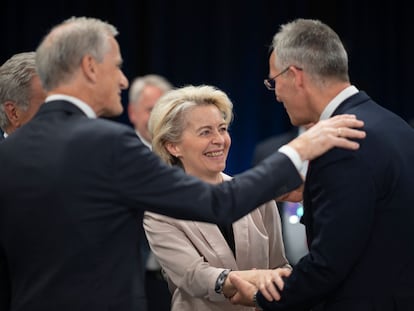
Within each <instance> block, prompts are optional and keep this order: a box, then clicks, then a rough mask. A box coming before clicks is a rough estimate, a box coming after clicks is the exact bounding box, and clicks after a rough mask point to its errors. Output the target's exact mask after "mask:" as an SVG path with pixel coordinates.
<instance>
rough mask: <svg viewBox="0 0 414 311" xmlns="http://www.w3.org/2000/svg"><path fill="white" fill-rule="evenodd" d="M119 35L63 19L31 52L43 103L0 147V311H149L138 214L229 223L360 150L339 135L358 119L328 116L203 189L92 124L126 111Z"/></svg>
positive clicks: (123, 133) (133, 142) (122, 130)
mask: <svg viewBox="0 0 414 311" xmlns="http://www.w3.org/2000/svg"><path fill="white" fill-rule="evenodd" d="M116 35H117V30H116V29H115V27H114V26H112V25H110V24H108V23H105V22H103V21H101V20H98V19H94V18H85V17H79V18H70V19H68V20H66V21H64V22H63V23H62V24H59V25H57V26H56V27H54V28H52V30H51V31H50V33H49V34H47V35H46V37H45V38H44V39H43V40H42V42H41V44H40V45H39V47H38V48H37V51H36V64H37V69H38V73H39V75H40V77H41V80H42V85H43V86H44V88H45V89H46V90H47V95H48V96H47V98H46V102H45V104H43V105H42V106H41V108H40V109H39V111H38V113H37V114H36V115H35V117H34V118H33V119H32V120H31V122H29V123H27V124H26V125H25V126H24V127H22V128H20V129H19V130H18V131H16V132H15V133H13V135H10V137H8V138H7V139H6V140H4V141H3V142H2V143H1V145H0V163H1V165H2V168H1V169H2V172H1V174H0V185H1V187H0V277H2V278H3V279H2V280H1V282H0V286H1V288H0V292H1V293H2V296H0V299H2V301H0V309H1V310H19V311H26V310H42V311H48V310H61V311H62V310H70V311H73V310H88V311H94V310H99V311H102V310H117V311H118V310H123V311H126V310H131V311H138V310H145V309H146V301H145V289H144V286H143V279H142V269H141V267H142V263H140V258H141V257H140V255H139V248H138V245H139V240H140V239H141V238H142V237H141V236H139V232H141V231H139V230H138V226H140V225H142V215H143V212H144V211H145V210H149V211H153V212H157V213H162V214H165V215H168V216H172V217H176V218H185V219H194V220H200V221H208V222H215V223H219V224H224V223H230V222H233V221H235V220H236V219H238V218H240V217H241V216H243V215H245V214H246V213H248V212H249V211H251V210H252V209H254V208H255V207H256V206H258V205H260V204H262V203H264V202H266V201H268V200H269V199H271V198H273V197H275V196H278V195H282V194H283V193H286V192H288V191H291V190H293V189H295V188H297V187H298V186H300V185H301V183H302V179H301V177H300V175H299V173H298V169H299V168H300V167H301V165H302V161H303V160H307V159H312V158H314V157H315V156H318V155H320V154H321V153H323V152H325V151H327V150H329V149H331V148H332V147H333V146H335V145H337V146H343V147H348V148H352V149H357V148H358V146H359V145H358V144H357V143H355V142H352V141H348V140H347V139H343V138H342V137H338V136H337V135H336V129H337V128H344V126H345V127H346V129H347V130H346V132H347V133H348V134H349V137H363V136H364V133H363V132H361V131H357V130H352V129H350V128H348V127H355V126H357V127H361V126H362V125H363V123H362V122H360V121H358V120H356V119H355V118H354V117H352V116H348V117H343V118H334V119H331V120H328V121H326V122H322V123H321V124H320V126H318V127H315V130H314V131H308V132H307V133H306V134H307V135H306V137H302V138H299V139H296V140H294V141H292V142H290V143H289V144H288V145H286V146H284V147H286V148H284V149H281V150H280V151H279V152H275V154H274V155H273V156H271V157H269V158H268V160H266V161H264V162H263V163H262V164H261V165H260V166H258V167H257V168H255V169H253V170H250V171H247V172H245V173H244V174H241V175H240V176H238V177H235V178H234V179H233V180H232V181H231V182H225V183H221V184H220V185H210V184H206V183H203V182H201V181H200V180H198V179H196V178H195V177H191V176H189V175H186V174H185V173H184V172H183V171H182V170H180V169H174V168H171V167H168V166H166V165H165V164H163V163H162V161H161V160H160V159H159V158H158V157H157V156H156V155H154V154H153V153H152V152H151V151H150V150H149V149H148V148H147V147H145V146H144V145H143V144H142V143H141V141H140V140H139V139H138V138H137V135H136V134H135V132H134V131H133V130H132V129H131V128H130V127H129V126H126V125H122V124H119V123H116V122H113V121H109V120H106V119H99V118H96V117H97V116H105V117H109V116H115V115H119V114H120V113H121V112H122V109H123V108H122V104H121V96H120V94H121V91H122V90H123V89H126V88H127V87H128V80H127V79H126V77H125V76H124V74H123V73H122V70H121V69H120V67H121V64H122V58H121V54H120V50H119V45H118V43H117V41H116V39H115V36H116ZM344 130H345V128H344ZM7 280H9V282H7ZM4 293H6V294H4ZM8 293H10V294H8Z"/></svg>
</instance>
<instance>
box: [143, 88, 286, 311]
mask: <svg viewBox="0 0 414 311" xmlns="http://www.w3.org/2000/svg"><path fill="white" fill-rule="evenodd" d="M232 117H233V112H232V103H231V101H230V99H229V98H228V97H227V95H226V94H225V93H223V92H222V91H220V90H218V89H216V88H213V87H211V86H199V87H194V86H187V87H183V88H180V89H176V90H173V91H170V92H169V93H167V94H166V95H164V96H163V97H162V98H161V99H160V100H159V101H158V103H157V104H156V105H155V107H154V109H153V111H152V113H151V117H150V121H149V129H150V132H151V134H152V144H153V150H154V152H156V153H157V154H158V155H159V156H160V157H161V158H162V159H163V160H165V161H166V162H167V163H169V164H171V165H178V166H180V167H182V168H183V169H184V170H185V171H186V172H187V173H188V174H189V175H193V176H196V177H198V178H200V179H202V180H205V181H207V182H210V183H220V182H222V181H223V180H227V179H231V177H230V176H228V175H226V174H224V173H223V170H224V169H225V164H226V159H227V155H228V151H229V148H230V144H231V138H230V135H229V133H228V126H229V124H230V122H231V120H232ZM144 228H145V232H146V235H147V238H148V241H149V244H150V246H151V249H152V251H153V252H154V254H155V256H156V257H157V259H158V260H159V262H160V264H161V266H162V268H163V271H164V272H165V277H166V280H167V282H168V285H169V288H170V291H171V293H172V302H171V309H172V310H177V311H178V310H179V311H186V310H191V311H193V310H197V311H201V310H254V308H249V307H242V306H234V305H232V304H231V303H230V302H229V301H228V299H226V297H225V295H226V290H224V288H223V286H224V284H225V282H226V285H228V282H229V280H226V274H227V273H228V272H229V270H228V269H231V270H250V269H253V268H255V269H273V268H277V267H284V266H288V262H287V259H286V257H285V251H284V246H283V240H282V233H281V223H280V217H279V213H278V210H277V206H276V203H275V202H274V201H270V202H268V203H266V204H264V205H262V206H260V207H259V208H258V209H256V210H254V211H253V212H252V213H250V214H248V215H247V216H245V217H243V218H241V219H239V220H238V221H236V222H235V223H233V225H232V226H231V227H229V228H225V227H224V226H223V227H221V226H217V225H214V224H208V223H203V222H196V221H184V220H180V219H176V218H171V217H168V216H163V215H159V214H155V213H151V212H147V213H146V214H145V217H144ZM258 271H259V270H258ZM231 294H233V293H230V294H229V292H228V291H227V295H231Z"/></svg>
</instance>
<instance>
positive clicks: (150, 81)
mask: <svg viewBox="0 0 414 311" xmlns="http://www.w3.org/2000/svg"><path fill="white" fill-rule="evenodd" d="M147 85H152V86H156V87H157V88H159V89H160V90H161V91H163V93H165V92H168V91H169V90H171V89H172V88H173V86H172V84H171V83H170V82H169V81H167V79H165V78H164V77H162V76H159V75H156V74H149V75H145V76H141V77H137V78H135V79H134V81H132V84H131V87H130V88H129V102H130V103H135V102H136V101H137V100H138V99H139V97H140V96H141V93H142V90H143V89H144V87H145V86H147Z"/></svg>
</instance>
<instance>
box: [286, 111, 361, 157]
mask: <svg viewBox="0 0 414 311" xmlns="http://www.w3.org/2000/svg"><path fill="white" fill-rule="evenodd" d="M363 126H364V122H363V121H360V120H357V119H356V117H355V115H349V114H344V115H338V116H334V117H332V118H329V119H327V120H322V121H319V122H318V123H316V124H315V125H313V126H312V127H311V128H309V129H308V130H307V131H305V132H304V133H303V134H301V135H300V136H299V137H297V138H295V139H294V140H292V141H291V142H290V143H288V145H289V146H291V147H292V148H294V149H295V150H296V151H297V152H298V153H299V155H300V157H301V159H302V160H313V159H315V158H317V157H319V156H320V155H322V154H324V153H325V152H326V151H328V150H330V149H332V148H333V147H340V148H345V149H351V150H356V149H358V148H359V144H358V143H357V142H355V141H351V140H349V138H353V139H362V138H364V137H365V136H366V133H365V132H364V131H362V130H358V129H355V128H361V127H363Z"/></svg>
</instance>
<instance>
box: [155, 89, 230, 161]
mask: <svg viewBox="0 0 414 311" xmlns="http://www.w3.org/2000/svg"><path fill="white" fill-rule="evenodd" d="M200 105H215V106H216V107H217V108H218V109H219V110H220V111H221V112H222V114H223V120H224V122H225V123H226V124H227V125H230V123H231V121H232V120H233V103H232V102H231V100H230V98H229V97H228V96H227V95H226V93H224V92H223V91H221V90H219V89H218V88H216V87H213V86H209V85H200V86H193V85H189V86H185V87H181V88H178V89H174V90H171V91H169V92H167V93H166V94H165V95H163V96H162V97H161V98H160V99H159V100H158V102H157V103H156V104H155V106H154V108H153V110H152V112H151V116H150V119H149V121H148V128H149V131H150V133H151V136H152V150H153V151H154V152H155V153H156V154H158V155H159V156H160V157H161V159H163V160H164V161H165V162H166V163H167V164H169V165H179V166H182V165H181V162H180V161H179V159H177V158H176V157H174V156H173V155H171V154H170V153H169V152H168V150H167V149H166V147H165V144H166V143H167V142H170V143H178V142H179V141H180V140H181V136H182V133H183V131H184V129H185V126H186V124H185V120H186V119H185V116H186V115H187V112H188V111H189V110H190V109H192V108H193V107H196V106H200Z"/></svg>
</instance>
